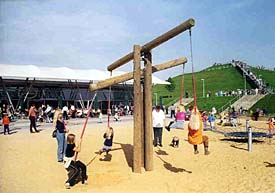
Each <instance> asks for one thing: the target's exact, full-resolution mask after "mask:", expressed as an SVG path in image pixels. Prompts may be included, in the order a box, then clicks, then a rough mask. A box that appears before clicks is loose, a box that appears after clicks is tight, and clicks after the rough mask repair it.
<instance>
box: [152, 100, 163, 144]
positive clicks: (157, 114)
mask: <svg viewBox="0 0 275 193" xmlns="http://www.w3.org/2000/svg"><path fill="white" fill-rule="evenodd" d="M152 119H153V130H154V146H155V147H156V146H157V145H159V146H160V147H162V130H163V126H164V125H165V123H164V121H165V114H164V112H163V110H162V109H161V108H160V106H159V105H158V106H156V109H154V110H153V112H152Z"/></svg>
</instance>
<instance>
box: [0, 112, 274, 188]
mask: <svg viewBox="0 0 275 193" xmlns="http://www.w3.org/2000/svg"><path fill="white" fill-rule="evenodd" d="M242 121H244V120H242ZM83 122H84V119H79V120H72V121H69V124H68V128H69V129H70V131H71V132H72V133H75V134H77V135H78V136H79V135H80V133H81V129H82V126H83ZM250 122H251V124H252V125H255V126H258V127H262V128H267V125H266V121H259V122H253V121H250ZM28 124H29V122H28V120H23V121H17V122H15V123H14V124H13V125H12V126H11V129H12V132H13V134H12V135H9V136H4V135H3V134H2V133H3V127H1V130H0V131H1V135H0V152H1V155H0V163H1V167H0V192H1V193H44V192H45V193H62V192H66V193H67V192H74V193H78V192H100V193H109V192H112V193H118V192H129V193H131V192H133V193H135V192H142V193H146V192H150V193H154V192H157V193H183V192H204V193H222V192H230V193H231V192H232V193H233V192H236V193H241V192H247V193H248V192H249V193H251V192H264V193H268V192H275V179H274V178H275V141H274V140H269V139H264V140H263V141H262V142H256V143H253V147H252V149H253V150H252V152H250V153H249V152H248V151H247V144H246V143H243V142H236V141H229V140H224V136H223V135H220V134H217V133H214V132H211V131H205V134H207V135H208V136H209V138H210V148H209V149H210V151H211V154H210V155H208V156H205V155H204V154H203V147H202V146H200V147H199V150H200V154H199V155H194V154H193V147H192V146H191V145H190V144H188V142H187V141H186V140H187V130H186V129H185V130H172V131H171V132H168V131H166V130H164V132H163V147H162V148H159V147H155V148H154V171H151V172H144V171H143V172H142V174H135V173H133V172H132V169H131V165H132V141H133V139H132V136H133V121H132V118H129V117H128V118H127V120H126V119H124V120H123V121H121V122H116V123H114V122H112V123H111V125H112V126H113V127H114V129H115V137H114V142H115V143H114V146H113V151H111V152H110V156H107V157H106V156H105V154H102V155H98V154H96V153H95V152H97V151H98V150H99V149H100V148H101V147H102V143H103V138H102V135H103V132H104V130H105V128H106V123H102V124H99V123H96V120H95V119H94V120H93V119H92V120H90V121H89V124H88V127H87V129H86V133H85V136H84V139H83V144H82V152H81V153H80V154H79V159H81V160H82V161H83V162H84V163H86V164H87V165H88V166H87V169H88V176H89V178H88V185H82V184H81V183H78V184H76V185H75V186H74V187H73V188H71V189H69V190H68V189H65V187H64V182H65V181H66V179H67V175H66V172H65V169H64V167H63V164H61V163H58V162H57V158H56V149H57V142H56V139H54V138H52V137H51V133H52V129H53V128H52V125H51V124H46V123H42V124H41V125H40V127H39V129H40V130H41V132H40V133H35V134H30V133H29V129H28ZM175 135H176V136H178V137H180V147H179V148H173V147H170V146H169V143H170V142H171V139H172V137H173V136H175Z"/></svg>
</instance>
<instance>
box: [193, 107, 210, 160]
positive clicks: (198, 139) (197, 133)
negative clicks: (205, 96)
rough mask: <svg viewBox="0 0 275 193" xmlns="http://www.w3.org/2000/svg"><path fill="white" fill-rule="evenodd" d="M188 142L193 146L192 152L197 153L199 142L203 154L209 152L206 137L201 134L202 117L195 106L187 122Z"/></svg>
mask: <svg viewBox="0 0 275 193" xmlns="http://www.w3.org/2000/svg"><path fill="white" fill-rule="evenodd" d="M188 142H189V143H190V144H192V145H193V146H194V154H198V153H199V151H198V145H199V144H201V143H203V145H204V154H205V155H208V154H210V152H209V151H208V146H209V144H208V137H207V136H206V135H202V119H201V115H200V112H199V111H198V109H197V108H194V109H193V111H192V113H191V117H190V121H189V124H188Z"/></svg>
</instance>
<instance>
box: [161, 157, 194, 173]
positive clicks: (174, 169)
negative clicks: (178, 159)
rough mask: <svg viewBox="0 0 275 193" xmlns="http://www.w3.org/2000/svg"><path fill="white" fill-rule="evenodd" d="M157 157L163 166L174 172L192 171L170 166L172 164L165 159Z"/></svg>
mask: <svg viewBox="0 0 275 193" xmlns="http://www.w3.org/2000/svg"><path fill="white" fill-rule="evenodd" d="M157 157H158V158H159V159H160V160H161V161H162V162H163V166H164V167H165V168H166V169H167V170H169V171H171V172H174V173H179V172H186V173H189V174H191V173H192V171H188V170H186V169H183V168H177V167H174V166H172V164H170V163H168V162H167V161H165V160H164V159H162V158H161V157H160V156H157Z"/></svg>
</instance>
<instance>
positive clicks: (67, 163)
mask: <svg viewBox="0 0 275 193" xmlns="http://www.w3.org/2000/svg"><path fill="white" fill-rule="evenodd" d="M80 151H81V140H80V141H79V145H76V144H75V135H74V134H71V133H70V134H69V135H68V136H67V147H66V152H65V157H64V167H65V168H66V169H67V171H68V172H69V175H68V176H69V179H68V180H67V181H66V183H65V187H66V188H68V189H69V188H70V187H72V186H73V185H74V184H75V183H76V179H77V178H78V176H79V174H81V180H82V184H87V174H86V170H87V169H86V165H85V164H84V163H82V162H81V161H80V160H75V154H76V152H80Z"/></svg>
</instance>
